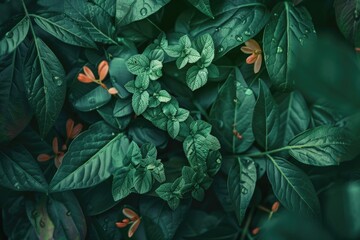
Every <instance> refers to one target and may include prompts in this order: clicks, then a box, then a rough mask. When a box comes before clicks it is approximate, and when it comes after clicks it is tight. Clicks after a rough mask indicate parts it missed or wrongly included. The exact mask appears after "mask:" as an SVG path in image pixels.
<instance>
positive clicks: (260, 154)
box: [241, 146, 296, 157]
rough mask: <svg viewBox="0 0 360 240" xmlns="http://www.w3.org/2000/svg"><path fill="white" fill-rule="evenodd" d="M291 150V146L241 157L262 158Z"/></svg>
mask: <svg viewBox="0 0 360 240" xmlns="http://www.w3.org/2000/svg"><path fill="white" fill-rule="evenodd" d="M293 148H296V146H293ZM289 149H290V148H289V146H285V147H282V148H278V149H274V150H270V151H265V152H259V153H249V154H245V155H241V156H242V157H262V156H265V155H269V154H272V153H277V152H281V151H286V150H289Z"/></svg>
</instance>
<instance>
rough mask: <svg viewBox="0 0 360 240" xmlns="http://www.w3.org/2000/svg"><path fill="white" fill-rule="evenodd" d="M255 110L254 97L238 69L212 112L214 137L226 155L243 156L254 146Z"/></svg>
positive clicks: (230, 78) (220, 94) (224, 88)
mask: <svg viewBox="0 0 360 240" xmlns="http://www.w3.org/2000/svg"><path fill="white" fill-rule="evenodd" d="M254 107H255V97H254V93H253V91H252V90H251V89H250V88H248V85H247V84H246V82H245V80H244V78H243V76H242V74H241V72H240V71H239V69H237V68H236V69H235V71H234V72H231V73H230V75H229V77H228V78H227V80H226V82H225V83H224V84H223V86H222V87H221V88H220V91H219V93H218V96H217V98H216V100H215V103H214V104H213V106H212V108H211V110H210V119H211V122H212V125H213V129H214V135H215V136H216V137H217V138H218V139H219V140H220V142H221V145H222V148H223V149H224V151H227V152H230V153H242V152H244V151H246V150H247V149H248V148H249V147H250V146H251V145H252V144H253V142H254V135H253V130H252V118H253V111H254ZM234 130H236V131H237V132H238V133H239V134H240V135H241V136H242V138H241V139H239V138H238V137H237V136H236V134H234Z"/></svg>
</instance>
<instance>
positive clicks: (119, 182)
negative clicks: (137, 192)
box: [112, 167, 135, 201]
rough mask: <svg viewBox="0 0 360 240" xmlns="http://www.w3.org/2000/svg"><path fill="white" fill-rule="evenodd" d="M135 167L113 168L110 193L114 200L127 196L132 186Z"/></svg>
mask: <svg viewBox="0 0 360 240" xmlns="http://www.w3.org/2000/svg"><path fill="white" fill-rule="evenodd" d="M134 174H135V169H130V168H129V167H122V168H119V169H117V170H115V173H114V178H113V182H112V195H113V198H114V200H115V201H118V200H121V199H123V198H125V197H127V196H128V195H129V194H130V193H131V192H132V188H133V187H134Z"/></svg>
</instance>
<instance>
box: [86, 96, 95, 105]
mask: <svg viewBox="0 0 360 240" xmlns="http://www.w3.org/2000/svg"><path fill="white" fill-rule="evenodd" d="M88 102H89V103H90V104H94V103H96V99H95V98H94V97H90V98H89V99H88Z"/></svg>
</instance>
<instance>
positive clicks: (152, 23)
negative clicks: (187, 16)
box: [146, 18, 163, 32]
mask: <svg viewBox="0 0 360 240" xmlns="http://www.w3.org/2000/svg"><path fill="white" fill-rule="evenodd" d="M146 20H147V21H148V22H149V23H151V25H153V26H154V27H155V28H156V29H157V30H159V31H160V32H163V30H161V28H159V26H158V25H156V24H155V23H154V22H153V21H151V20H150V19H149V18H146Z"/></svg>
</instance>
